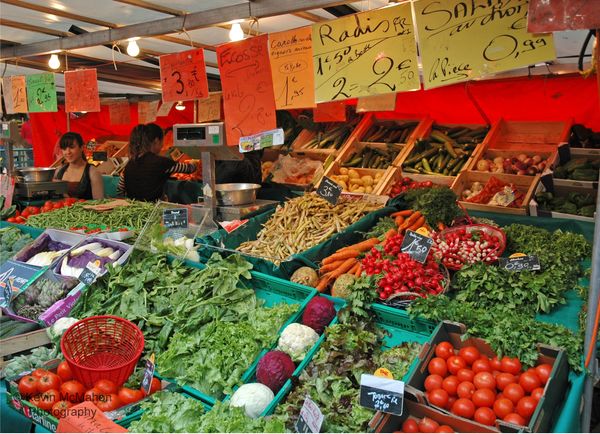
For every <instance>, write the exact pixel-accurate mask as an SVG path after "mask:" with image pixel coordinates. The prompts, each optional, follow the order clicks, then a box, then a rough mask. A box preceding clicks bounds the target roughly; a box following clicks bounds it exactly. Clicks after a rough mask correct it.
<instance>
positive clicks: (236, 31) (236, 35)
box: [229, 23, 244, 41]
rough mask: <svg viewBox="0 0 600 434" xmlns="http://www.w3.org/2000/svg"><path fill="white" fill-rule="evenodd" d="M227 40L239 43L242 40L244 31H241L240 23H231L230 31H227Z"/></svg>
mask: <svg viewBox="0 0 600 434" xmlns="http://www.w3.org/2000/svg"><path fill="white" fill-rule="evenodd" d="M229 39H230V40H231V41H241V40H242V39H244V31H243V30H242V26H241V25H240V23H233V24H232V25H231V30H230V31H229Z"/></svg>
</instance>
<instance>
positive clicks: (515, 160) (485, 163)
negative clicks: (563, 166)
mask: <svg viewBox="0 0 600 434" xmlns="http://www.w3.org/2000/svg"><path fill="white" fill-rule="evenodd" d="M549 166H550V164H549V163H548V160H544V159H543V158H542V157H541V156H540V155H539V154H535V155H532V156H529V155H527V154H523V153H521V154H518V155H517V156H516V157H511V158H503V157H495V158H493V159H491V158H485V156H484V157H483V158H482V159H480V160H479V161H478V162H477V164H476V165H475V168H474V170H477V171H479V172H494V173H509V174H512V175H529V176H533V175H537V174H538V173H542V172H543V171H544V169H546V168H547V167H549Z"/></svg>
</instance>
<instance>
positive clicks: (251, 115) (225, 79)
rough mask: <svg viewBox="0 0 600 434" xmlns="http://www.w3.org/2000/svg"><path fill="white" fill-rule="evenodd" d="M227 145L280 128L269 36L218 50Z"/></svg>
mask: <svg viewBox="0 0 600 434" xmlns="http://www.w3.org/2000/svg"><path fill="white" fill-rule="evenodd" d="M217 60H218V62H219V71H220V73H221V85H222V87H223V109H224V110H225V121H226V122H225V125H226V128H227V129H226V134H227V144H228V145H229V146H237V145H238V144H239V141H240V137H245V136H251V135H253V134H256V133H260V132H262V131H268V130H273V129H275V128H277V123H276V120H275V96H274V93H273V79H272V77H271V67H270V64H269V49H268V35H267V34H264V35H261V36H256V37H254V38H249V39H245V40H243V41H239V42H231V43H229V44H223V45H220V46H218V47H217Z"/></svg>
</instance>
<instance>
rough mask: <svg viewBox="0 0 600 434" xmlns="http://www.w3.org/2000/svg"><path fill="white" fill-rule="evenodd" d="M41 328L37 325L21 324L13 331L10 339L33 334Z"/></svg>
mask: <svg viewBox="0 0 600 434" xmlns="http://www.w3.org/2000/svg"><path fill="white" fill-rule="evenodd" d="M39 328H40V326H39V325H38V324H37V323H29V322H19V323H17V326H16V327H15V328H14V329H13V330H12V331H11V333H10V336H8V337H12V336H19V335H24V334H25V333H29V332H32V331H34V330H37V329H39Z"/></svg>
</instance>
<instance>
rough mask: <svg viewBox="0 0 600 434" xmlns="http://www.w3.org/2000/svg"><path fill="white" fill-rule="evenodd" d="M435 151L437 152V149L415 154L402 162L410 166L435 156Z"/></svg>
mask: <svg viewBox="0 0 600 434" xmlns="http://www.w3.org/2000/svg"><path fill="white" fill-rule="evenodd" d="M437 151H438V150H437V149H428V150H427V151H424V152H421V153H417V154H416V155H415V156H413V157H411V158H409V159H408V160H406V161H405V162H404V164H408V165H412V164H414V163H416V162H417V161H420V160H421V159H423V158H427V157H430V156H431V155H433V154H435V153H436V152H437Z"/></svg>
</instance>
